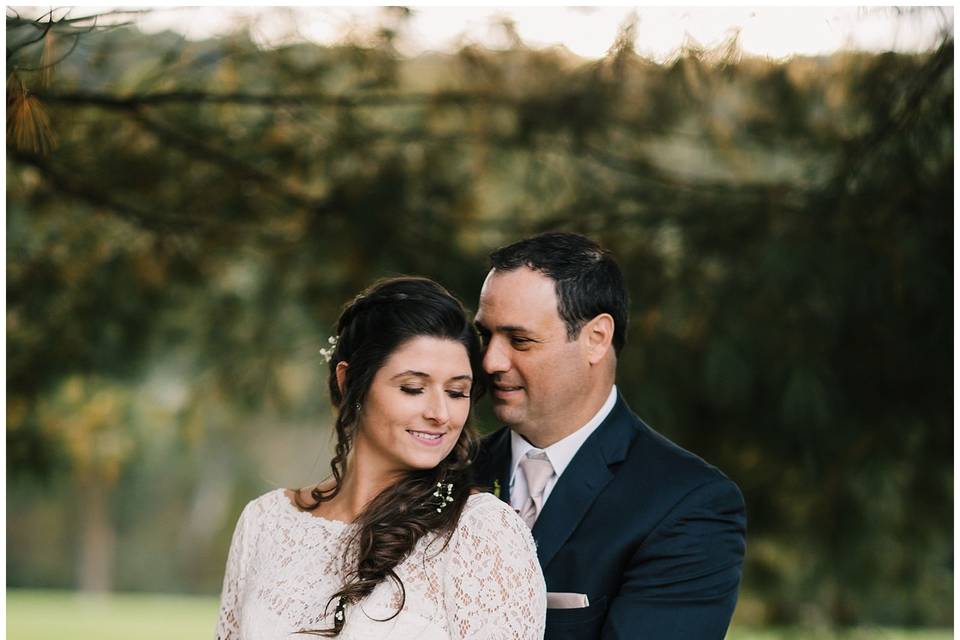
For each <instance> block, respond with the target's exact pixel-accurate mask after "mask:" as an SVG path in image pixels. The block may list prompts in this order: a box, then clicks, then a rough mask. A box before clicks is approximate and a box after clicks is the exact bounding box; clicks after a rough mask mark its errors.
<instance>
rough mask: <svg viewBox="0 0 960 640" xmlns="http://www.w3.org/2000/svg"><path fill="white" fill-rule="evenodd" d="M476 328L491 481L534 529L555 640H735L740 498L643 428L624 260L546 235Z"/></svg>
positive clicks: (511, 265) (518, 247) (511, 269)
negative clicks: (632, 371) (628, 390)
mask: <svg viewBox="0 0 960 640" xmlns="http://www.w3.org/2000/svg"><path fill="white" fill-rule="evenodd" d="M490 258H491V263H492V269H491V270H490V272H489V274H488V275H487V279H486V281H485V282H484V285H483V289H482V291H481V293H480V304H479V309H478V311H477V316H476V325H477V328H478V329H479V331H480V333H481V335H482V336H483V339H484V348H485V354H484V360H483V366H484V369H485V370H486V372H487V373H488V374H489V375H490V377H491V391H492V398H493V405H494V412H495V413H496V416H497V418H498V420H499V421H500V422H501V423H502V424H504V425H505V426H504V427H503V428H502V429H500V430H499V431H496V432H495V433H493V434H491V435H490V436H488V437H487V438H485V439H484V442H483V446H482V447H481V453H480V456H479V457H478V460H477V463H476V472H477V480H478V481H479V482H480V483H481V484H485V485H487V486H492V487H493V488H494V491H495V492H496V493H498V494H499V496H500V498H502V499H503V500H505V501H508V502H509V503H510V504H512V505H513V507H514V508H516V509H517V511H518V512H519V513H520V515H521V517H523V518H524V520H526V521H527V523H528V524H530V525H531V526H532V531H533V537H534V539H535V540H536V542H537V553H538V556H539V559H540V564H541V566H542V567H543V573H544V577H545V578H546V582H547V591H548V595H547V629H546V640H562V639H566V638H570V639H573V638H578V639H579V638H604V639H613V638H643V639H647V640H669V639H674V638H689V639H691V640H713V639H716V640H720V639H722V638H723V637H724V635H725V634H726V630H727V627H728V625H729V624H730V618H731V616H732V615H733V609H734V606H735V604H736V600H737V590H738V588H739V585H740V572H741V568H742V565H743V556H744V550H745V531H746V514H745V509H744V502H743V496H742V495H741V494H740V491H739V489H737V486H736V485H735V484H734V483H733V482H731V481H730V480H729V479H728V478H727V477H726V476H725V475H724V474H723V473H721V472H720V471H719V470H718V469H716V468H715V467H713V466H711V465H709V464H707V463H706V462H704V461H703V460H701V459H700V458H698V457H697V456H695V455H694V454H692V453H690V452H688V451H686V450H684V449H682V448H681V447H679V446H678V445H676V444H674V443H673V442H671V441H670V440H668V439H667V438H665V437H664V436H661V435H660V434H658V433H657V432H656V431H654V430H653V429H651V428H650V427H649V426H647V425H646V424H644V422H643V421H642V420H640V418H638V417H637V416H636V415H635V414H634V413H633V412H632V411H631V410H630V408H629V407H628V406H627V403H626V402H625V401H624V399H623V396H621V395H620V393H619V392H618V391H617V387H616V385H615V384H614V383H615V376H616V366H617V355H618V354H619V353H620V350H621V349H622V348H623V346H624V344H625V342H626V331H627V314H628V307H629V303H628V297H627V291H626V287H625V285H624V281H623V276H622V274H621V273H620V269H619V267H618V266H617V264H616V262H614V260H613V258H612V257H611V256H610V254H609V253H607V252H606V251H604V250H603V249H601V248H600V247H599V246H598V245H597V244H596V243H594V242H593V241H591V240H589V239H588V238H585V237H583V236H580V235H577V234H571V233H547V234H541V235H539V236H535V237H533V238H528V239H526V240H521V241H520V242H517V243H514V244H512V245H509V246H507V247H503V248H501V249H499V250H497V251H495V252H494V253H493V254H491V256H490Z"/></svg>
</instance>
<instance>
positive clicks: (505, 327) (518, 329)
mask: <svg viewBox="0 0 960 640" xmlns="http://www.w3.org/2000/svg"><path fill="white" fill-rule="evenodd" d="M497 331H502V332H503V333H530V329H527V328H526V327H522V326H520V325H518V324H501V325H497Z"/></svg>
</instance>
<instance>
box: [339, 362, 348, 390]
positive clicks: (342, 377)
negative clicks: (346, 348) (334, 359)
mask: <svg viewBox="0 0 960 640" xmlns="http://www.w3.org/2000/svg"><path fill="white" fill-rule="evenodd" d="M347 365H348V363H347V361H346V360H341V361H340V362H338V363H337V389H339V390H340V397H341V398H342V397H343V388H344V384H345V383H346V381H347Z"/></svg>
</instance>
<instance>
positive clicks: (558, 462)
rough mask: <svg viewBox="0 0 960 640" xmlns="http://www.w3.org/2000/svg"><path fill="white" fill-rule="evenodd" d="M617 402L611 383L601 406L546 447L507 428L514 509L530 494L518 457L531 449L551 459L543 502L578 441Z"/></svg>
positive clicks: (580, 440) (578, 444)
mask: <svg viewBox="0 0 960 640" xmlns="http://www.w3.org/2000/svg"><path fill="white" fill-rule="evenodd" d="M616 402H617V385H613V386H612V387H611V388H610V394H609V395H608V396H607V399H606V401H605V402H604V403H603V406H602V407H600V410H599V411H597V412H596V413H595V414H594V416H593V417H592V418H590V420H589V421H588V422H587V423H586V424H585V425H583V426H582V427H580V428H579V429H577V430H576V431H574V432H573V433H571V434H570V435H568V436H567V437H566V438H564V439H563V440H560V441H558V442H554V443H553V444H552V445H550V446H549V447H547V448H546V449H538V448H536V447H535V446H533V445H532V444H530V443H529V442H527V441H526V440H524V439H523V437H522V436H520V435H518V434H517V432H516V431H511V432H510V451H511V455H510V505H511V506H512V507H513V508H514V509H517V510H520V509H522V508H523V506H524V505H525V504H526V502H527V499H528V498H529V497H530V494H529V491H528V490H527V479H526V478H525V477H524V475H523V474H522V473H518V470H519V465H520V460H521V459H522V458H523V457H524V456H525V455H527V453H529V452H531V451H535V452H536V451H543V452H544V453H545V454H546V456H547V459H548V460H550V464H551V465H553V475H552V476H550V479H549V480H547V485H546V487H545V488H544V490H543V504H544V505H546V504H547V499H548V498H550V493H551V492H552V491H553V487H554V486H556V484H557V480H558V479H559V478H560V476H561V475H562V474H563V472H564V470H565V469H566V468H567V467H568V466H569V465H570V461H571V460H573V456H575V455H577V451H579V450H580V445H582V444H583V443H584V442H586V440H587V438H589V437H590V434H591V433H593V432H594V431H596V430H597V427H599V426H600V423H602V422H603V421H604V420H605V419H606V417H607V416H608V415H610V412H611V411H612V410H613V405H614V404H616Z"/></svg>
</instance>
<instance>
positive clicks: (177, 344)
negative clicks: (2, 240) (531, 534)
mask: <svg viewBox="0 0 960 640" xmlns="http://www.w3.org/2000/svg"><path fill="white" fill-rule="evenodd" d="M953 28H954V27H953V10H952V9H951V8H920V7H912V8H904V9H893V8H882V7H874V8H870V9H852V8H851V9H843V10H840V9H785V8H762V9H731V10H724V9H720V8H713V9H688V10H683V9H676V10H673V9H671V10H666V9H652V8H650V9H647V8H637V9H630V8H626V7H619V8H599V7H593V8H579V9H572V8H556V9H551V8H535V9H532V8H531V9H516V10H509V11H508V10H496V9H493V8H489V9H453V8H449V9H437V8H434V9H429V8H425V7H412V8H402V7H392V8H381V7H366V8H360V9H355V10H347V9H336V8H329V7H327V8H312V9H306V8H300V9H289V8H278V7H272V8H266V7H265V8H255V7H245V8H242V9H231V8H224V7H218V8H206V9H203V8H193V9H180V10H175V11H173V10H150V9H137V10H133V11H121V10H118V9H96V8H90V7H86V8H74V9H72V10H67V9H57V10H46V9H43V10H41V9H36V8H19V9H17V8H8V9H7V30H6V41H7V139H6V140H7V143H6V147H7V164H6V178H7V199H6V232H7V236H6V237H7V240H6V286H7V300H6V303H7V307H6V330H7V334H6V337H7V343H6V344H7V360H6V363H7V369H6V372H7V386H6V418H7V420H6V423H7V460H6V463H7V491H6V504H7V556H6V557H7V614H8V623H7V624H8V626H7V631H8V637H10V638H47V637H50V638H54V637H57V638H60V637H64V636H66V635H67V634H69V635H70V636H71V637H81V638H83V637H88V636H89V637H91V638H93V637H96V638H101V639H104V638H106V639H108V638H114V637H116V638H129V637H138V638H153V637H156V638H171V637H178V638H179V637H184V638H186V637H211V636H212V634H213V626H214V623H215V618H216V607H217V595H218V594H219V589H220V584H221V580H222V572H223V567H224V563H225V560H226V552H227V548H228V545H229V541H230V536H231V534H232V531H233V526H234V524H235V521H236V518H237V516H238V514H239V512H240V510H241V509H242V507H243V505H244V504H245V503H246V502H247V501H249V500H251V499H252V498H254V497H256V496H258V495H260V494H262V493H263V492H265V491H268V490H270V489H272V488H274V487H278V486H287V487H292V486H300V485H305V484H308V483H313V482H316V481H317V480H319V479H320V478H322V477H323V476H324V475H325V473H326V471H327V469H328V460H329V450H330V444H331V432H330V425H331V414H330V409H329V406H328V404H329V401H328V398H327V395H326V392H325V385H326V379H325V373H324V367H323V361H322V358H321V356H320V354H319V349H320V348H322V347H324V346H326V339H327V337H328V336H329V335H330V333H331V328H332V325H333V322H334V320H335V319H336V316H337V314H338V311H339V309H340V307H341V305H342V304H343V303H344V302H345V301H347V300H348V299H349V298H350V297H352V296H353V295H354V294H355V293H357V292H358V291H359V290H360V289H362V288H363V287H364V286H365V285H367V284H369V283H370V282H371V281H373V280H374V279H376V278H378V277H381V276H387V275H393V274H399V273H412V274H422V275H426V276H430V277H432V278H435V279H437V280H439V281H440V282H442V283H443V284H445V285H446V286H447V287H448V288H450V289H451V290H452V291H453V292H455V293H456V294H457V295H459V296H460V297H461V298H462V299H463V300H464V301H465V303H466V304H467V306H468V307H471V308H472V307H475V304H476V299H477V294H478V291H479V288H480V284H481V282H482V280H483V277H484V275H485V272H486V268H487V262H486V255H487V254H488V253H489V252H490V251H491V250H493V249H494V248H496V247H498V246H500V245H502V244H505V243H509V242H512V241H514V240H516V239H519V238H521V237H523V236H525V235H528V234H533V233H536V232H539V231H544V230H549V229H565V230H573V231H578V232H582V233H585V234H588V235H590V236H591V237H593V238H595V239H596V240H598V241H600V242H601V243H602V244H603V245H605V246H606V247H607V248H609V249H610V250H611V251H612V252H613V253H614V255H615V256H616V257H617V259H618V260H619V262H620V265H621V266H622V268H623V270H624V272H625V274H626V277H627V281H628V285H629V287H630V292H631V296H632V308H631V325H630V336H629V343H628V345H627V347H626V349H625V350H624V352H623V354H622V356H621V362H620V365H619V376H618V384H619V385H620V388H621V391H622V392H623V393H624V394H625V396H626V398H627V399H628V401H629V402H630V404H631V406H632V407H633V409H634V410H635V411H636V412H637V413H638V414H639V415H640V416H641V417H643V418H644V419H645V420H646V421H647V422H648V423H649V424H651V425H652V426H654V427H655V428H656V429H658V430H659V431H661V432H662V433H664V434H665V435H667V436H669V437H670V438H672V439H673V440H675V441H677V442H678V443H680V444H681V445H683V446H684V447H686V448H688V449H690V450H692V451H694V452H696V453H697V454H699V455H701V456H702V457H704V458H706V459H707V460H708V461H710V462H712V463H714V464H716V465H717V466H718V467H720V468H721V469H723V470H724V471H725V472H726V473H727V474H728V475H729V476H730V477H731V478H733V479H734V480H735V481H736V482H737V483H738V484H739V486H740V487H741V489H742V490H743V493H744V494H745V496H746V500H747V506H748V514H749V535H748V549H747V558H746V565H745V568H744V573H743V586H742V590H741V596H740V601H739V605H738V608H737V612H736V615H735V618H734V624H733V626H732V627H731V631H730V633H729V635H728V637H729V638H735V639H757V638H781V637H782V638H813V637H816V638H834V637H857V638H860V637H863V638H901V637H902V638H948V637H951V635H952V634H951V631H950V627H951V625H952V621H953V577H954V574H953V561H954V559H953V531H952V522H953V469H952V443H953V436H952V418H953V395H952V389H953V387H952V373H953V363H952V355H951V354H952V351H953V350H952V345H953V342H952V340H953V332H952V328H953V301H952V292H953V277H952V274H953V187H954V185H953V175H954V160H953V148H954V139H953V123H954V75H953V74H954V71H953ZM479 424H480V426H481V429H483V430H485V431H489V430H492V429H493V428H494V427H495V423H494V421H493V418H492V415H491V413H490V411H489V408H488V407H487V405H486V404H484V405H483V406H481V407H480V411H479Z"/></svg>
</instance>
